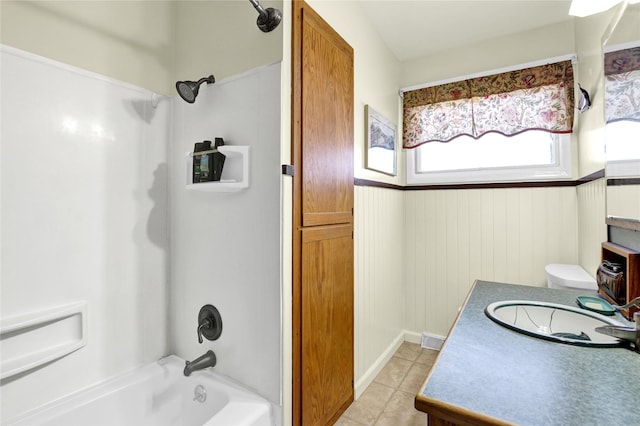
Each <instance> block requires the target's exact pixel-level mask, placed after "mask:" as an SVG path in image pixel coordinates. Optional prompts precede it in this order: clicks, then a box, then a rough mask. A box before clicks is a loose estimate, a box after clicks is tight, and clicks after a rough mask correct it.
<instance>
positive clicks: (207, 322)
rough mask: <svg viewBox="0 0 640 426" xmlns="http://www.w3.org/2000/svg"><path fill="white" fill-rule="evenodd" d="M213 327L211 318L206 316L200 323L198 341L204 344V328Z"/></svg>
mask: <svg viewBox="0 0 640 426" xmlns="http://www.w3.org/2000/svg"><path fill="white" fill-rule="evenodd" d="M209 328H211V320H210V319H209V318H205V319H204V320H203V321H202V322H201V323H200V324H198V343H200V344H202V330H203V329H205V330H207V329H209Z"/></svg>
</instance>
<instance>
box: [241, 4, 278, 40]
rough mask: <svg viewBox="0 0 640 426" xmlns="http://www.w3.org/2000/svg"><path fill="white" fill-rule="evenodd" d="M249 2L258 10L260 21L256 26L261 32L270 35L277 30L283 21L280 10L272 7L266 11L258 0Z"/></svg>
mask: <svg viewBox="0 0 640 426" xmlns="http://www.w3.org/2000/svg"><path fill="white" fill-rule="evenodd" d="M249 2H250V3H251V4H252V5H253V7H255V8H256V10H257V11H258V13H259V14H260V15H259V16H258V20H257V21H256V24H257V25H258V28H260V31H262V32H263V33H268V32H270V31H273V30H274V29H276V27H277V26H278V25H280V21H282V13H280V11H279V10H278V9H274V8H272V7H269V8H267V9H266V10H265V9H264V8H263V7H262V6H260V3H258V0H249Z"/></svg>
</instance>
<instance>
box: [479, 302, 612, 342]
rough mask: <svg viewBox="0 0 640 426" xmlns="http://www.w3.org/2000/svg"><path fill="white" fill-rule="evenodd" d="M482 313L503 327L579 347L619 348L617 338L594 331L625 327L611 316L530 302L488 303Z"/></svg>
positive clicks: (575, 308) (565, 306) (554, 304)
mask: <svg viewBox="0 0 640 426" xmlns="http://www.w3.org/2000/svg"><path fill="white" fill-rule="evenodd" d="M484 312H485V314H487V316H488V317H489V318H491V319H492V320H493V321H495V322H496V323H498V324H500V325H502V326H504V327H507V328H510V329H512V330H515V331H517V332H519V333H523V334H527V335H529V336H533V337H537V338H540V339H545V340H550V341H554V342H559V343H568V344H572V345H579V346H598V347H615V346H620V345H621V342H620V340H619V339H617V338H615V337H612V336H608V335H606V334H601V333H598V332H597V331H595V328H596V327H601V326H605V325H615V326H624V324H622V323H621V322H620V321H617V320H616V319H614V318H612V317H608V316H604V315H601V314H599V313H597V312H592V311H587V310H584V309H580V308H577V307H572V306H567V305H560V304H557V303H546V302H536V301H531V300H503V301H500V302H494V303H492V304H490V305H489V306H487V307H486V309H485V311H484Z"/></svg>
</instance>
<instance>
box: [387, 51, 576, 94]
mask: <svg viewBox="0 0 640 426" xmlns="http://www.w3.org/2000/svg"><path fill="white" fill-rule="evenodd" d="M567 60H570V61H571V62H572V63H573V64H574V65H575V63H576V62H577V60H578V56H577V55H576V54H575V53H572V54H569V55H562V56H556V57H553V58H548V59H541V60H539V61H533V62H527V63H524V64H520V65H512V66H509V67H503V68H497V69H493V70H489V71H481V72H478V73H475V74H467V75H465V76H461V77H453V78H447V79H445V80H439V81H434V82H431V83H423V84H418V85H415V86H408V87H403V88H401V89H400V91H399V92H398V94H399V95H400V97H401V98H402V97H403V94H404V92H410V91H411V90H418V89H425V88H427V87H434V86H440V85H441V84H447V83H455V82H456V81H463V80H469V79H471V78H478V77H486V76H488V75H494V74H501V73H505V72H510V71H517V70H521V69H525V68H531V67H537V66H540V65H547V64H553V63H555V62H561V61H567Z"/></svg>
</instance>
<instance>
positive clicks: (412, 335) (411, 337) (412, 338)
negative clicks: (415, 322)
mask: <svg viewBox="0 0 640 426" xmlns="http://www.w3.org/2000/svg"><path fill="white" fill-rule="evenodd" d="M404 341H405V342H409V343H417V344H418V345H419V344H421V343H422V334H420V333H416V332H415V331H409V330H405V331H404Z"/></svg>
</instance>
